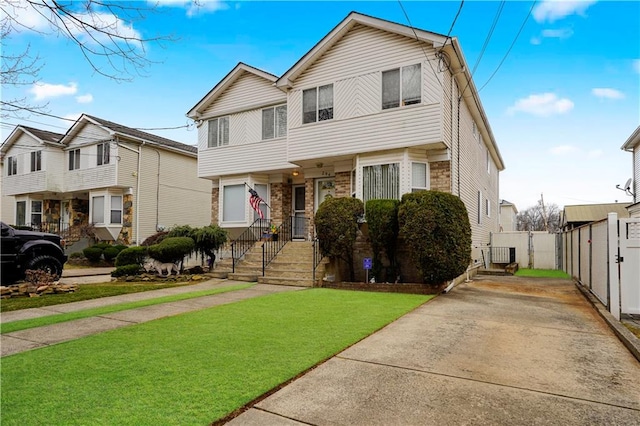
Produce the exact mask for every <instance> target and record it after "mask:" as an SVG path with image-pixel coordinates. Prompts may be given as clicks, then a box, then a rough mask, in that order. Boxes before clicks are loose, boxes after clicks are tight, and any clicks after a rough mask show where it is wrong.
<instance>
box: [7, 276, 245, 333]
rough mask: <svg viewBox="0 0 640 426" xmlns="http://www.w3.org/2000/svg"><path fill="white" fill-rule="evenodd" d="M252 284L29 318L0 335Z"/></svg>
mask: <svg viewBox="0 0 640 426" xmlns="http://www.w3.org/2000/svg"><path fill="white" fill-rule="evenodd" d="M252 285H253V284H239V285H234V286H229V287H222V288H216V289H211V290H202V291H193V292H190V293H183V294H174V295H171V296H164V297H159V298H156V299H148V300H139V301H136V302H128V303H120V304H117V305H110V306H101V307H99V308H92V309H84V310H82V311H75V312H67V313H62V314H54V315H47V316H45V317H39V318H31V319H25V320H19V321H12V322H8V323H3V324H0V334H4V333H11V332H14V331H20V330H27V329H29V328H34V327H42V326H45V325H51V324H58V323H61V322H66V321H73V320H77V319H82V318H89V317H95V316H98V315H104V314H111V313H114V312H120V311H126V310H128V309H135V308H143V307H145V306H152V305H159V304H161V303H168V302H177V301H180V300H187V299H193V298H196V297H203V296H211V295H214V294H219V293H226V292H228V291H235V290H242V289H245V288H248V287H251V286H252Z"/></svg>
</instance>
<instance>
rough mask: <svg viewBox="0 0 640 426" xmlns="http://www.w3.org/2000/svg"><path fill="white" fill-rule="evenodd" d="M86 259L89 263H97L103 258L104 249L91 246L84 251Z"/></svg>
mask: <svg viewBox="0 0 640 426" xmlns="http://www.w3.org/2000/svg"><path fill="white" fill-rule="evenodd" d="M82 253H83V254H84V257H86V258H87V259H88V260H89V262H97V261H99V260H100V258H101V257H102V249H101V248H100V247H96V246H91V247H87V248H86V249H84V250H82Z"/></svg>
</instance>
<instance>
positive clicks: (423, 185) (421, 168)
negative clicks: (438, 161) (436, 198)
mask: <svg viewBox="0 0 640 426" xmlns="http://www.w3.org/2000/svg"><path fill="white" fill-rule="evenodd" d="M427 172H428V167H427V163H411V192H417V191H424V190H427V189H429V180H428V173H427Z"/></svg>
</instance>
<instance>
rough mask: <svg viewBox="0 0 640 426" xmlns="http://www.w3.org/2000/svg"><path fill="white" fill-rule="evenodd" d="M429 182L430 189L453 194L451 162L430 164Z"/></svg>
mask: <svg viewBox="0 0 640 426" xmlns="http://www.w3.org/2000/svg"><path fill="white" fill-rule="evenodd" d="M429 181H430V189H432V190H434V191H441V192H449V193H451V162H450V161H436V162H434V163H429Z"/></svg>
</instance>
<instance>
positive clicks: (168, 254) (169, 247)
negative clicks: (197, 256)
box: [148, 237, 195, 263]
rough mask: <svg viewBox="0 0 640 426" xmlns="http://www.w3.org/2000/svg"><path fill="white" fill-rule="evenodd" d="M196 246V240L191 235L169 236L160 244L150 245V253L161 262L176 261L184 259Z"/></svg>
mask: <svg viewBox="0 0 640 426" xmlns="http://www.w3.org/2000/svg"><path fill="white" fill-rule="evenodd" d="M194 248H195V242H194V241H193V239H192V238H189V237H168V238H165V239H164V240H162V242H161V243H160V244H154V245H152V246H149V248H148V253H149V256H151V257H152V258H154V259H157V260H159V261H160V262H163V263H164V262H172V263H175V262H177V261H179V260H182V259H183V258H184V257H185V256H186V255H188V254H189V253H191V252H192V251H193V250H194Z"/></svg>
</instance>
